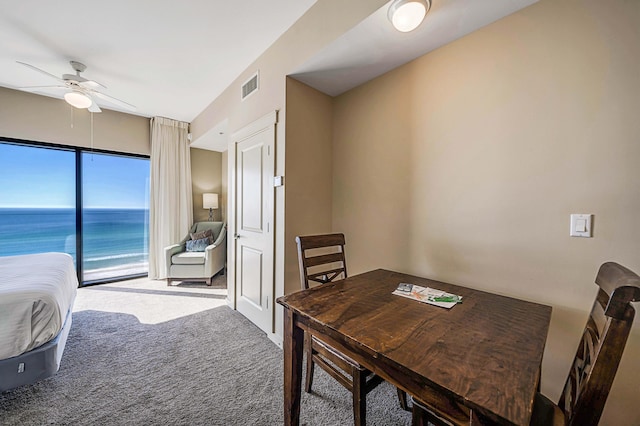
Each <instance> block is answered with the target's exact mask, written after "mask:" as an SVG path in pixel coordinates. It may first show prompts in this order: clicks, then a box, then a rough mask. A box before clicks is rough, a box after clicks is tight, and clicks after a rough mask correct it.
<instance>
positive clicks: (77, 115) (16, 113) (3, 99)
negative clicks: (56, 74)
mask: <svg viewBox="0 0 640 426" xmlns="http://www.w3.org/2000/svg"><path fill="white" fill-rule="evenodd" d="M0 137H7V138H15V139H24V140H29V141H36V142H47V143H54V144H61V145H69V146H79V147H90V146H91V114H90V113H89V112H88V111H86V110H79V109H76V108H72V107H71V106H69V105H68V104H67V103H66V102H64V101H63V100H61V99H54V98H50V97H46V96H40V95H34V94H32V93H26V92H21V91H18V90H11V89H6V88H2V87H0ZM149 141H150V137H149V119H148V118H145V117H140V116H137V115H131V114H124V113H121V112H115V111H111V110H107V109H103V110H102V112H101V113H97V114H94V115H93V146H94V148H96V149H106V150H110V151H118V152H125V153H131V154H143V155H150V153H151V147H150V143H149Z"/></svg>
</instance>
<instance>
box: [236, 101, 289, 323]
mask: <svg viewBox="0 0 640 426" xmlns="http://www.w3.org/2000/svg"><path fill="white" fill-rule="evenodd" d="M277 123H278V110H274V111H272V112H270V113H268V114H266V115H264V116H262V117H260V118H258V119H257V120H255V121H253V122H252V123H250V124H248V125H246V126H245V127H243V128H242V129H240V130H238V131H237V132H235V133H233V134H232V135H231V137H230V138H229V142H228V151H227V152H228V155H227V170H228V181H229V191H228V198H229V201H228V206H229V210H228V216H227V304H228V305H229V306H230V307H231V308H233V309H236V310H237V294H238V292H237V287H236V286H237V282H236V270H235V268H236V239H235V235H236V234H237V231H238V228H237V226H238V225H237V221H236V215H237V202H236V191H237V187H236V185H237V179H236V172H237V170H236V146H237V144H238V142H240V141H242V140H244V139H246V138H248V137H250V136H252V135H254V134H256V133H259V132H262V131H265V130H267V131H269V132H271V134H272V136H273V143H272V144H271V153H270V158H271V160H269V161H273V168H272V170H273V172H274V173H275V165H276V160H275V158H276V155H275V147H276V125H277ZM265 184H266V185H267V188H269V192H268V196H269V199H270V203H269V205H270V208H269V209H268V210H267V211H266V212H265V214H266V215H267V218H266V219H267V221H268V222H269V223H270V232H269V236H270V241H269V243H268V244H267V246H268V248H269V250H270V256H269V262H271V263H272V266H273V268H272V271H273V272H272V276H271V277H270V280H271V289H270V290H269V294H270V298H269V306H268V310H269V316H270V318H271V334H273V333H274V331H275V316H274V312H275V309H274V303H275V301H274V297H275V282H276V280H275V229H274V228H275V226H274V225H275V224H274V222H275V193H276V192H275V188H274V186H273V176H271V179H270V180H269V181H268V182H265Z"/></svg>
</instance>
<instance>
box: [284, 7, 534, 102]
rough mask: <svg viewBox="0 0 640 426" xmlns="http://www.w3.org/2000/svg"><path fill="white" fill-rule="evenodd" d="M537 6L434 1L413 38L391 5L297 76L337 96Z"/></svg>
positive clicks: (296, 73)
mask: <svg viewBox="0 0 640 426" xmlns="http://www.w3.org/2000/svg"><path fill="white" fill-rule="evenodd" d="M537 1H538V0H481V1H480V0H432V5H431V9H430V10H429V12H428V14H427V16H426V17H425V20H424V21H423V22H422V24H421V25H420V26H419V27H418V28H417V29H415V30H414V31H412V32H409V33H401V32H399V31H396V30H395V29H394V28H393V26H392V25H391V23H390V22H389V19H388V17H387V11H388V8H389V7H388V5H385V6H384V7H382V8H380V9H378V11H376V12H375V13H373V14H372V15H371V16H369V17H368V18H367V19H365V20H364V21H362V22H361V23H360V24H359V25H357V26H356V27H354V28H353V29H351V31H349V32H347V33H346V34H344V35H343V36H342V37H340V38H339V39H338V40H336V41H335V42H333V43H332V44H330V45H329V46H327V47H326V48H325V49H323V50H322V51H321V52H319V53H318V54H317V55H316V56H315V57H314V58H312V59H311V60H309V61H308V62H307V63H305V64H303V65H302V66H301V67H299V68H298V69H297V70H295V71H294V72H293V73H292V76H293V77H295V78H296V79H298V80H300V81H302V82H304V83H306V84H308V85H310V86H312V87H315V88H316V89H318V90H320V91H322V92H324V93H326V94H328V95H331V96H336V95H339V94H341V93H343V92H346V91H347V90H349V89H352V88H354V87H356V86H358V85H360V84H362V83H364V82H366V81H369V80H371V79H373V78H375V77H377V76H379V75H382V74H384V73H386V72H387V71H390V70H392V69H394V68H396V67H398V66H399V65H402V64H404V63H407V62H409V61H411V60H413V59H415V58H418V57H420V56H422V55H424V54H426V53H428V52H431V51H432V50H435V49H437V48H439V47H441V46H444V45H445V44H447V43H450V42H452V41H454V40H456V39H458V38H460V37H462V36H465V35H467V34H469V33H472V32H473V31H475V30H477V29H479V28H482V27H484V26H486V25H488V24H490V23H492V22H495V21H497V20H498V19H501V18H503V17H505V16H507V15H510V14H511V13H513V12H516V11H518V10H520V9H522V8H524V7H526V6H529V5H531V4H533V3H536V2H537Z"/></svg>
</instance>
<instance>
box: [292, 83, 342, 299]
mask: <svg viewBox="0 0 640 426" xmlns="http://www.w3.org/2000/svg"><path fill="white" fill-rule="evenodd" d="M331 103H332V100H331V97H329V96H327V95H325V94H324V93H321V92H319V91H317V90H315V89H312V88H311V87H309V86H307V85H305V84H303V83H301V82H299V81H297V80H294V79H292V78H287V98H286V111H287V120H286V122H287V126H286V138H287V155H286V161H285V175H286V176H288V177H289V179H288V180H287V181H286V182H285V258H286V263H285V281H284V283H285V287H284V292H285V293H291V292H293V291H297V290H300V274H299V271H298V254H297V248H296V242H295V238H296V236H297V235H309V234H321V233H326V232H330V231H331V203H332V186H331V173H332V165H331V164H332V158H331V157H332V156H331V137H332V130H331V120H332V105H331Z"/></svg>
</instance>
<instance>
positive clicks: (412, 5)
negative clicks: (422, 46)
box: [387, 0, 431, 33]
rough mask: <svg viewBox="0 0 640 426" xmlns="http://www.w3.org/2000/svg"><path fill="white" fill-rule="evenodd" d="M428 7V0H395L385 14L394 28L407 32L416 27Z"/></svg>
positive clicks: (429, 2) (429, 5)
mask: <svg viewBox="0 0 640 426" xmlns="http://www.w3.org/2000/svg"><path fill="white" fill-rule="evenodd" d="M430 7H431V1H430V0H395V1H394V2H393V3H391V6H389V12H388V13H387V16H388V17H389V20H390V21H391V23H392V24H393V26H394V27H395V29H396V30H398V31H400V32H403V33H407V32H409V31H413V30H415V29H416V28H418V26H419V25H420V24H421V23H422V21H423V20H424V17H425V16H426V15H427V12H428V11H429V8H430Z"/></svg>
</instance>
